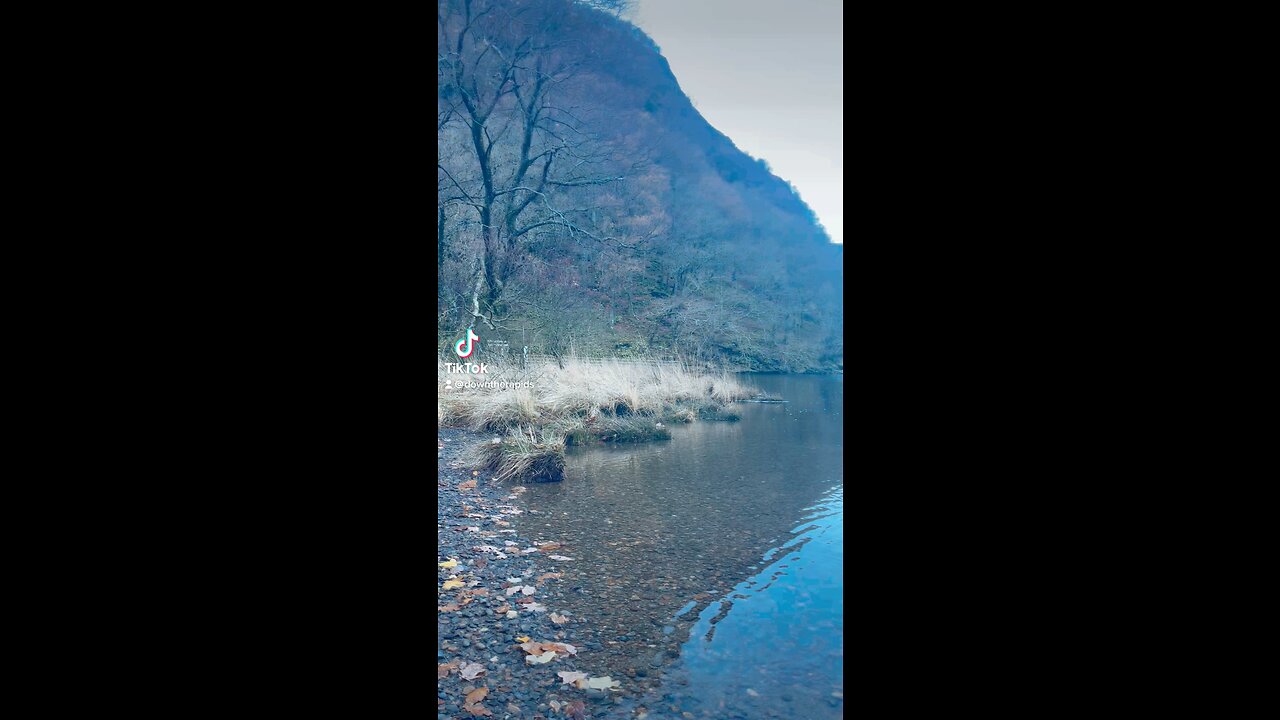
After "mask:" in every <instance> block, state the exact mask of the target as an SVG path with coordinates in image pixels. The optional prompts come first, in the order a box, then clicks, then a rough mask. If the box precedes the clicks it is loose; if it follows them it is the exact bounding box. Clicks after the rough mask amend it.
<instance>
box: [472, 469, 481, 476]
mask: <svg viewBox="0 0 1280 720" xmlns="http://www.w3.org/2000/svg"><path fill="white" fill-rule="evenodd" d="M471 474H472V475H473V476H475V475H479V474H480V471H479V470H472V471H471Z"/></svg>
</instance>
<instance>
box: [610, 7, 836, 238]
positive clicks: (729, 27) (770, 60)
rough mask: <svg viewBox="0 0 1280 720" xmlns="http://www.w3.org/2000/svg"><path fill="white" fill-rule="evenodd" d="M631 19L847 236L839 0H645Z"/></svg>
mask: <svg viewBox="0 0 1280 720" xmlns="http://www.w3.org/2000/svg"><path fill="white" fill-rule="evenodd" d="M631 20H632V22H634V23H635V24H637V25H639V26H640V27H641V28H642V29H643V30H644V31H645V32H646V33H648V34H649V36H650V37H652V38H653V39H654V42H656V43H658V46H659V47H660V48H662V54H663V55H664V56H665V57H666V58H667V61H668V62H669V63H671V69H672V71H673V72H675V75H676V79H677V80H678V81H679V82H680V87H681V88H682V89H683V90H684V91H685V93H686V94H687V95H688V96H689V97H690V98H692V99H693V103H694V105H695V106H696V107H697V108H698V110H699V112H701V113H702V116H703V117H705V118H706V119H707V121H708V122H710V123H711V124H712V125H714V126H715V128H716V129H717V130H719V131H720V132H722V133H724V134H725V135H728V136H729V138H730V139H731V140H733V142H734V144H736V145H737V146H738V147H739V148H741V149H742V150H743V151H745V152H747V153H748V154H750V155H751V156H752V157H757V158H763V159H764V160H765V161H767V162H768V163H769V167H770V168H772V169H773V172H774V174H775V175H777V176H779V177H781V178H782V179H783V180H787V181H789V182H791V184H792V185H794V186H795V187H796V189H798V190H799V191H800V197H802V198H804V201H805V202H806V203H808V204H809V207H811V208H813V211H814V212H815V213H817V215H818V220H819V221H821V222H822V224H823V226H824V227H826V229H827V232H828V233H829V234H830V235H831V239H832V240H834V241H835V242H838V243H842V242H844V131H843V125H844V109H843V108H844V70H843V53H844V47H843V45H844V38H843V32H844V31H843V25H844V10H843V7H842V6H841V3H840V2H839V1H838V0H787V1H786V2H778V0H770V1H769V2H762V1H761V0H637V2H636V5H635V10H634V11H633V12H632V13H631Z"/></svg>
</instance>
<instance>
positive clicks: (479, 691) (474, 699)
mask: <svg viewBox="0 0 1280 720" xmlns="http://www.w3.org/2000/svg"><path fill="white" fill-rule="evenodd" d="M488 694H489V688H487V687H482V688H476V689H475V690H472V691H471V692H469V693H467V701H466V703H465V704H467V705H473V704H475V703H478V702H480V701H481V700H484V698H485V696H486V695H488Z"/></svg>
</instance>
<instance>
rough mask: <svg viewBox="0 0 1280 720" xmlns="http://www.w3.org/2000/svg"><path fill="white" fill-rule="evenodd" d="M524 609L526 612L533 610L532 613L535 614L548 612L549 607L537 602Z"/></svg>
mask: <svg viewBox="0 0 1280 720" xmlns="http://www.w3.org/2000/svg"><path fill="white" fill-rule="evenodd" d="M524 609H525V610H532V611H534V612H546V611H547V606H546V605H542V604H539V603H536V602H531V603H529V604H528V605H525V606H524Z"/></svg>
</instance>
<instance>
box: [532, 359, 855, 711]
mask: <svg viewBox="0 0 1280 720" xmlns="http://www.w3.org/2000/svg"><path fill="white" fill-rule="evenodd" d="M746 377H747V379H748V381H749V382H751V383H752V384H753V385H755V386H756V387H759V388H760V389H762V390H764V391H766V392H769V393H771V394H774V395H778V396H781V397H783V398H785V399H786V400H788V401H789V402H788V403H785V404H776V405H774V404H738V405H735V406H734V408H735V409H736V410H737V411H738V412H739V413H740V414H741V415H742V420H741V421H740V422H736V423H722V422H700V423H694V424H692V425H689V426H676V427H674V428H672V439H671V440H670V441H666V442H660V443H648V444H641V445H617V446H605V447H591V448H585V449H571V450H570V452H569V457H568V464H567V468H566V476H565V480H564V482H562V483H554V484H545V485H531V486H529V488H528V491H527V492H526V493H525V494H524V496H523V499H524V501H525V502H524V503H523V504H524V506H525V508H526V510H527V511H528V512H527V513H526V514H524V515H521V516H520V517H519V520H520V521H519V525H520V526H521V528H520V529H521V531H522V533H526V532H527V533H530V534H531V535H534V536H537V537H541V538H543V539H546V540H555V541H558V542H561V543H563V544H564V549H563V550H562V551H561V552H563V553H564V554H565V555H567V556H570V557H572V558H573V560H572V561H566V562H564V563H563V565H564V568H565V578H564V581H563V582H561V583H556V584H555V588H554V589H552V590H550V592H551V593H553V595H552V597H553V598H554V601H555V606H556V607H560V608H563V609H565V610H567V611H569V612H570V614H571V615H572V616H574V617H575V618H576V619H578V620H580V621H581V622H580V623H576V624H574V625H572V626H571V627H573V628H575V630H574V632H575V633H576V635H575V639H576V640H578V641H579V642H592V643H598V645H599V647H593V648H592V649H591V650H590V651H589V652H583V653H582V655H581V657H580V659H581V660H582V663H580V664H582V665H584V666H590V668H591V674H593V675H603V674H611V676H612V677H614V678H615V679H619V680H621V681H622V682H623V683H624V686H625V687H626V688H627V689H628V691H629V692H628V693H627V694H626V696H620V697H612V698H610V699H609V701H611V702H614V703H616V706H615V707H614V708H613V710H612V711H611V712H608V713H607V714H609V715H610V716H615V715H616V716H618V717H629V716H631V715H632V713H633V708H634V707H635V706H636V705H638V704H643V705H644V706H645V707H646V708H647V709H648V710H649V717H650V718H653V719H657V718H667V717H681V715H680V714H681V713H683V712H690V713H692V714H693V715H694V716H695V717H704V718H744V719H753V718H795V717H805V718H816V719H821V718H836V717H842V716H843V710H844V702H843V692H844V687H843V682H844V681H843V668H844V598H843V584H844V574H843V567H842V563H843V544H842V543H843V536H844V512H843V507H844V492H843V488H844V460H843V452H842V451H843V448H842V441H843V435H842V433H843V404H844V381H843V377H840V376H829V377H826V376H824V377H814V376H795V375H749V376H746ZM609 701H607V702H609ZM602 709H604V708H602Z"/></svg>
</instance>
